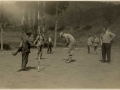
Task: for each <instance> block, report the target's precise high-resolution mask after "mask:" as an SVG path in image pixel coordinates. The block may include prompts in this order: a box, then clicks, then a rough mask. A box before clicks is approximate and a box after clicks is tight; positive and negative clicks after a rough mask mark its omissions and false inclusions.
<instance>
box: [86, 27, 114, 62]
mask: <svg viewBox="0 0 120 90" xmlns="http://www.w3.org/2000/svg"><path fill="white" fill-rule="evenodd" d="M114 37H115V34H113V33H112V32H111V30H110V29H109V28H106V27H104V28H103V30H102V33H101V35H100V38H98V37H97V36H96V35H95V38H94V39H93V38H92V36H91V34H89V37H88V40H87V45H88V54H91V53H92V51H93V49H92V48H93V47H94V53H95V54H97V48H98V45H99V42H100V45H101V53H102V60H101V62H102V63H105V62H107V63H110V62H111V46H112V43H113V38H114ZM106 57H107V60H106Z"/></svg>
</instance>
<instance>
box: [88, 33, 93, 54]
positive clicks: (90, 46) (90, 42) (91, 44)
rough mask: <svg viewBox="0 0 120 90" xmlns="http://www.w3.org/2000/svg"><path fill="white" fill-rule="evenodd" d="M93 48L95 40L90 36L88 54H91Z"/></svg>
mask: <svg viewBox="0 0 120 90" xmlns="http://www.w3.org/2000/svg"><path fill="white" fill-rule="evenodd" d="M92 46H93V38H92V36H91V34H89V35H88V40H87V47H88V54H91V53H92V52H91V50H92Z"/></svg>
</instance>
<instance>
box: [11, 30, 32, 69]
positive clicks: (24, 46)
mask: <svg viewBox="0 0 120 90" xmlns="http://www.w3.org/2000/svg"><path fill="white" fill-rule="evenodd" d="M30 36H31V31H27V32H26V35H25V36H22V37H21V40H22V42H21V43H20V45H19V47H18V49H17V50H16V51H15V52H13V53H12V54H13V55H14V56H15V55H17V53H18V52H21V53H22V65H21V69H20V70H19V71H27V69H26V65H27V63H28V56H29V53H30V46H33V43H32V42H31V41H30Z"/></svg>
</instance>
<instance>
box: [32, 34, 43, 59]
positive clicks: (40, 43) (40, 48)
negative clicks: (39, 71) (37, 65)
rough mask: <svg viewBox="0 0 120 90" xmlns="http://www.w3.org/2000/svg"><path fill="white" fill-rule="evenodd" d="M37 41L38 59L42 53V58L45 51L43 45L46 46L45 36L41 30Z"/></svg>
mask: <svg viewBox="0 0 120 90" xmlns="http://www.w3.org/2000/svg"><path fill="white" fill-rule="evenodd" d="M35 43H37V45H36V46H37V49H38V53H37V60H38V58H39V55H40V59H41V58H42V53H43V46H44V37H43V33H42V32H40V33H39V35H38V36H37V37H36V39H35V41H34V44H35Z"/></svg>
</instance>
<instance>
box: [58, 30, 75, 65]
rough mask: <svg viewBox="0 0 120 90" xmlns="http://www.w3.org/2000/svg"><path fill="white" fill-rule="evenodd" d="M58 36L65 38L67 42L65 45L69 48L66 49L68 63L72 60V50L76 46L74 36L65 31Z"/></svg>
mask: <svg viewBox="0 0 120 90" xmlns="http://www.w3.org/2000/svg"><path fill="white" fill-rule="evenodd" d="M60 37H61V38H65V39H66V42H67V43H66V46H68V47H69V50H68V53H69V58H68V59H67V63H69V62H71V60H72V56H73V50H74V49H75V47H76V41H75V39H74V37H73V36H72V35H71V34H65V33H63V32H61V33H60Z"/></svg>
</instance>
